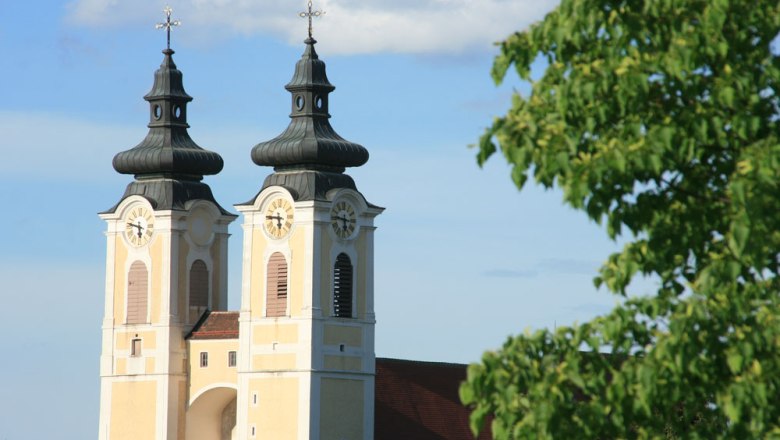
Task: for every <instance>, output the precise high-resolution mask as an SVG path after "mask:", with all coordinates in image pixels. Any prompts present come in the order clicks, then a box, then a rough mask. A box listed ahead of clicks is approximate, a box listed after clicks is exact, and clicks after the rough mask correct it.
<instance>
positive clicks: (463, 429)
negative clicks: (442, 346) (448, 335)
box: [374, 358, 491, 440]
mask: <svg viewBox="0 0 780 440" xmlns="http://www.w3.org/2000/svg"><path fill="white" fill-rule="evenodd" d="M466 367H467V366H466V365H463V364H448V363H441V362H420V361H407V360H400V359H385V358H377V360H376V397H375V404H376V409H375V418H374V440H399V439H403V440H470V439H473V438H474V436H473V435H472V434H471V431H470V430H469V422H468V419H469V413H470V411H469V410H468V409H467V408H465V407H464V406H463V404H461V403H460V398H459V397H458V387H459V386H460V383H461V382H462V381H464V380H465V379H466ZM478 438H479V439H480V440H483V439H484V440H487V439H490V438H491V435H490V428H489V427H487V428H486V429H484V430H483V432H481V433H480V436H479V437H478Z"/></svg>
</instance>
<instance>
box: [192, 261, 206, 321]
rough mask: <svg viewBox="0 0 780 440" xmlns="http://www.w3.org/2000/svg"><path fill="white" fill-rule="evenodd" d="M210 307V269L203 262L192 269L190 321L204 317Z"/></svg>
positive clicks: (197, 263)
mask: <svg viewBox="0 0 780 440" xmlns="http://www.w3.org/2000/svg"><path fill="white" fill-rule="evenodd" d="M208 306H209V269H208V268H207V267H206V263H204V262H203V261H202V260H195V262H194V263H192V267H191V268H190V321H194V320H196V319H198V318H200V316H201V315H203V312H205V311H206V309H207V308H208Z"/></svg>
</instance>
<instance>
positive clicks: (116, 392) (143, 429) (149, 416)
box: [110, 381, 157, 440]
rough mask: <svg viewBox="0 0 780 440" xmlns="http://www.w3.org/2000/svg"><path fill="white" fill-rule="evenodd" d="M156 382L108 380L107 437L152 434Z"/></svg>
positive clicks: (126, 439)
mask: <svg viewBox="0 0 780 440" xmlns="http://www.w3.org/2000/svg"><path fill="white" fill-rule="evenodd" d="M156 418H157V383H156V382H154V381H137V382H136V381H133V382H114V383H112V384H111V431H110V432H111V440H140V439H150V440H151V439H154V438H156V435H155V431H156Z"/></svg>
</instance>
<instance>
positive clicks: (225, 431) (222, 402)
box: [185, 387, 238, 440]
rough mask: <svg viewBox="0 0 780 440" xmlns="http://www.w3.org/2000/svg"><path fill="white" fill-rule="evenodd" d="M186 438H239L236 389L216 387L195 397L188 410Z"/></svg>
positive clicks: (210, 439) (189, 439)
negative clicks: (237, 433) (237, 434)
mask: <svg viewBox="0 0 780 440" xmlns="http://www.w3.org/2000/svg"><path fill="white" fill-rule="evenodd" d="M185 438H186V440H237V439H238V437H237V436H236V389H235V388H229V387H216V388H212V389H210V390H208V391H205V392H203V393H202V394H200V395H199V396H197V397H196V398H195V400H194V401H193V402H192V404H190V407H189V409H188V410H187V434H186V436H185Z"/></svg>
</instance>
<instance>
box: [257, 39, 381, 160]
mask: <svg viewBox="0 0 780 440" xmlns="http://www.w3.org/2000/svg"><path fill="white" fill-rule="evenodd" d="M305 43H306V48H305V50H304V52H303V55H302V56H301V59H300V60H299V61H298V63H297V64H296V65H295V74H294V75H293V77H292V80H291V81H290V82H289V83H288V84H287V85H286V86H285V89H287V90H288V91H289V92H290V93H291V95H292V113H291V114H290V118H291V119H292V120H291V121H290V125H289V126H288V127H287V129H286V130H285V131H284V132H283V133H282V134H280V135H279V136H277V137H276V138H274V139H272V140H270V141H267V142H261V143H259V144H257V145H256V146H255V147H254V148H253V149H252V160H253V161H254V162H255V163H256V164H257V165H261V166H273V167H274V171H277V172H281V171H289V170H311V171H323V172H331V173H343V172H344V169H345V168H346V167H357V166H360V165H363V164H364V163H366V162H367V161H368V151H367V150H366V149H365V148H363V147H362V146H361V145H358V144H356V143H353V142H350V141H347V140H345V139H344V138H342V137H341V136H339V135H338V134H337V133H336V132H335V131H334V130H333V128H332V127H331V126H330V122H329V121H328V119H329V118H330V114H329V113H328V94H330V92H332V91H333V90H334V89H335V87H334V86H333V85H332V84H331V83H330V82H329V81H328V77H327V75H326V74H325V63H324V62H323V61H322V60H320V59H319V57H318V56H317V51H316V50H315V49H314V44H315V43H317V41H316V40H314V39H313V38H307V39H306V41H305Z"/></svg>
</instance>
